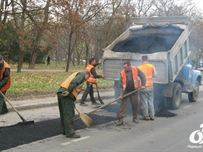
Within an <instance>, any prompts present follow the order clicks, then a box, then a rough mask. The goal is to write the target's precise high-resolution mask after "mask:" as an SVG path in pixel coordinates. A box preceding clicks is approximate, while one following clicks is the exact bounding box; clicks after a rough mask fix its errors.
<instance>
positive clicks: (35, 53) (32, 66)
mask: <svg viewBox="0 0 203 152" xmlns="http://www.w3.org/2000/svg"><path fill="white" fill-rule="evenodd" d="M38 52H39V49H38V48H35V49H34V50H33V51H32V54H31V59H30V63H29V69H34V67H35V61H36V58H37V54H38Z"/></svg>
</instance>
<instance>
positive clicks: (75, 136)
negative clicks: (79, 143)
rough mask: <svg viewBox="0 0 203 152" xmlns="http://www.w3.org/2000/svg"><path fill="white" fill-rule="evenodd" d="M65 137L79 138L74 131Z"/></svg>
mask: <svg viewBox="0 0 203 152" xmlns="http://www.w3.org/2000/svg"><path fill="white" fill-rule="evenodd" d="M66 137H67V138H80V135H77V134H76V133H74V134H72V135H70V136H66Z"/></svg>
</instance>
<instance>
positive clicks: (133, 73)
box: [121, 66, 139, 91]
mask: <svg viewBox="0 0 203 152" xmlns="http://www.w3.org/2000/svg"><path fill="white" fill-rule="evenodd" d="M131 68H132V75H133V82H134V87H135V89H137V88H138V86H139V85H138V70H137V68H136V67H135V66H132V67H131ZM121 77H122V83H123V91H125V89H126V82H127V79H126V72H125V71H124V70H123V71H121Z"/></svg>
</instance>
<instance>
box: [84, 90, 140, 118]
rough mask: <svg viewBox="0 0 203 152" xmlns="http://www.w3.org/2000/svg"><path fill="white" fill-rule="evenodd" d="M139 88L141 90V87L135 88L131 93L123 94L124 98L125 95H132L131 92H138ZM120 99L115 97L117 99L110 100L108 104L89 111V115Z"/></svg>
mask: <svg viewBox="0 0 203 152" xmlns="http://www.w3.org/2000/svg"><path fill="white" fill-rule="evenodd" d="M138 90H140V89H136V90H134V91H132V92H130V93H127V94H125V95H124V96H123V98H124V97H127V96H129V95H131V94H133V93H135V92H137V91H138ZM118 100H120V98H117V99H115V100H113V101H111V102H109V103H107V104H105V105H103V106H101V107H99V108H96V109H94V110H93V111H90V112H89V113H87V115H88V114H91V113H93V112H95V111H97V110H99V109H102V108H104V107H106V106H108V105H110V104H112V103H114V102H116V101H118Z"/></svg>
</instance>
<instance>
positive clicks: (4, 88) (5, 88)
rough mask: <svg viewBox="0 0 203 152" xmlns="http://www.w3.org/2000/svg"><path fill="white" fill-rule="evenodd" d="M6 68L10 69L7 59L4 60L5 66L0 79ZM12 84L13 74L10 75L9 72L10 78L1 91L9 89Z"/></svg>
mask: <svg viewBox="0 0 203 152" xmlns="http://www.w3.org/2000/svg"><path fill="white" fill-rule="evenodd" d="M6 68H8V69H10V67H9V65H8V63H6V61H4V67H3V69H2V70H1V71H0V81H1V80H2V79H3V76H4V72H5V70H6ZM10 86H11V76H10V74H9V78H8V80H7V82H6V84H5V85H4V86H3V87H2V88H1V91H2V92H3V91H6V90H8V89H9V88H10Z"/></svg>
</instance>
